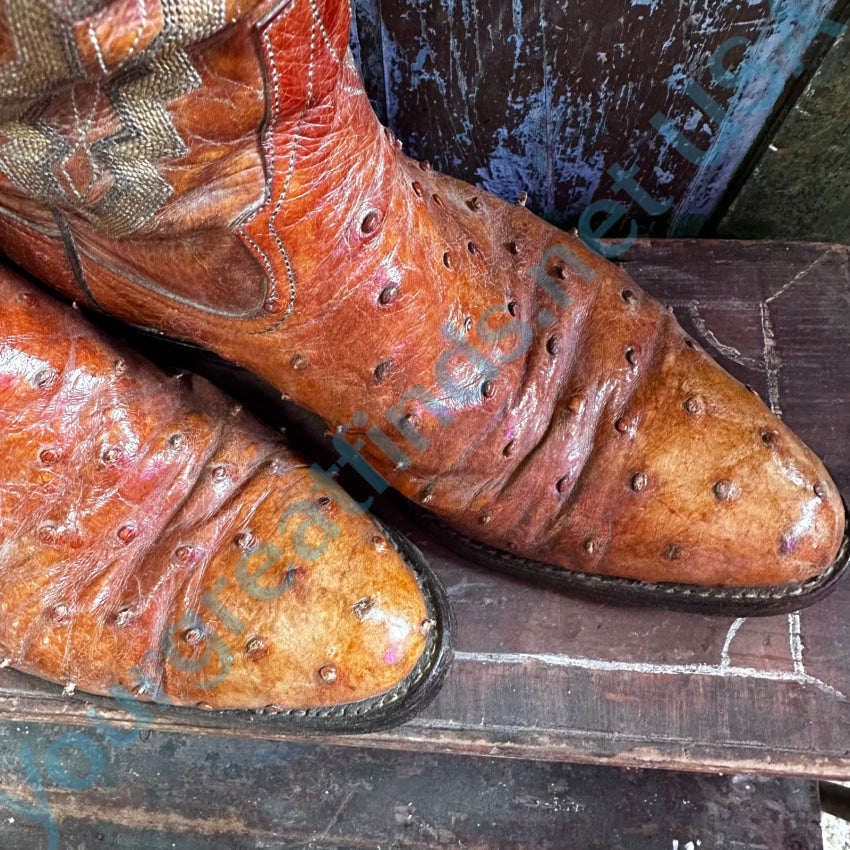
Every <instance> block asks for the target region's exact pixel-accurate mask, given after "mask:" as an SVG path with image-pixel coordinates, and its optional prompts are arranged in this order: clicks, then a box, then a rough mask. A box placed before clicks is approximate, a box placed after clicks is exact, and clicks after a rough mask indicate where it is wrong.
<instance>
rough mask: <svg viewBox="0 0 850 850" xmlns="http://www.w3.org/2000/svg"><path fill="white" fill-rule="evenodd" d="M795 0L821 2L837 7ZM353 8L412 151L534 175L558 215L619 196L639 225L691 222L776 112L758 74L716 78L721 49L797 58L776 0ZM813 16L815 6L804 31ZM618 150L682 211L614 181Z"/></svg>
mask: <svg viewBox="0 0 850 850" xmlns="http://www.w3.org/2000/svg"><path fill="white" fill-rule="evenodd" d="M798 4H799V7H800V8H802V9H805V10H807V11H808V12H809V13H810V14H811V15H812V16H817V15H827V14H828V13H829V11H830V8H831V0H798ZM780 5H783V4H780ZM784 5H786V6H787V4H784ZM355 9H356V12H357V32H358V40H359V49H360V55H361V58H362V60H363V63H364V65H363V67H364V77H365V79H366V84H367V89H368V90H369V91H370V95H371V96H372V98H373V102H374V103H375V104H376V108H377V109H378V112H379V115H380V116H381V118H382V119H383V120H384V121H385V122H386V123H388V124H389V126H391V127H392V128H393V129H394V130H395V131H396V133H397V134H398V135H399V137H400V138H401V139H402V140H403V141H404V142H405V145H406V148H407V149H408V151H409V152H410V153H411V154H412V155H414V156H419V157H422V158H428V159H431V160H432V161H433V162H434V164H435V165H436V166H437V167H438V168H440V169H442V170H445V171H447V172H448V173H451V174H454V175H456V176H458V177H463V178H465V179H467V180H470V181H471V182H474V183H476V184H478V185H479V186H481V187H483V188H486V189H488V190H490V191H492V192H494V193H495V194H497V195H500V196H501V197H504V198H506V199H508V200H513V199H515V198H516V197H517V196H518V194H520V193H521V192H523V191H527V192H528V193H529V206H530V207H531V208H532V209H534V210H535V211H537V212H540V213H542V214H544V215H546V216H547V217H548V218H550V219H551V220H553V221H556V222H559V223H564V224H566V223H573V222H575V220H576V219H577V218H578V216H579V215H580V214H581V212H582V211H583V210H584V209H585V208H586V207H587V206H588V205H589V204H590V203H591V202H593V201H594V200H600V199H606V198H614V199H615V200H617V201H619V202H621V203H623V204H624V205H625V206H627V207H628V208H629V214H630V215H631V216H633V217H635V218H637V219H638V221H639V222H640V224H641V225H642V228H643V229H644V230H648V231H650V232H656V233H657V232H664V231H665V230H667V229H668V228H669V230H670V232H674V233H677V234H679V235H685V234H692V233H694V232H695V231H696V230H698V228H699V226H700V224H701V223H702V221H703V220H704V218H705V217H706V216H707V215H708V213H710V212H711V211H712V209H714V207H715V205H716V204H717V202H718V200H719V198H720V197H721V195H722V193H723V190H724V189H725V187H726V185H727V184H728V182H729V180H730V178H731V176H732V175H733V173H734V172H735V170H736V169H737V167H738V166H739V165H740V163H741V161H742V159H743V158H744V156H745V155H746V153H747V151H748V150H749V149H750V147H751V146H752V143H753V141H754V139H755V138H756V136H757V135H758V133H759V131H760V129H761V128H762V126H763V123H764V121H765V120H766V117H767V115H768V114H769V108H764V109H760V110H758V111H753V110H752V109H751V106H752V104H753V103H755V102H757V101H758V100H759V99H760V98H761V90H760V84H759V82H758V81H757V80H755V81H752V82H751V83H749V84H748V85H746V86H742V87H741V88H740V90H731V89H728V88H724V87H722V86H720V85H718V84H717V83H715V82H714V81H713V79H712V76H711V73H710V71H709V59H710V57H711V55H712V53H713V52H714V51H715V50H716V49H717V47H718V46H719V45H721V44H722V43H723V42H724V41H726V40H727V39H728V38H731V37H734V36H743V37H746V38H748V39H749V40H750V41H751V42H753V44H752V47H751V48H750V49H749V52H748V53H747V54H746V56H747V61H762V60H765V59H770V60H774V61H775V62H776V63H777V64H778V65H779V67H780V68H781V69H782V74H783V77H784V78H785V79H787V78H789V77H790V76H791V74H792V70H791V65H790V64H789V62H788V59H787V57H786V56H785V49H784V46H783V41H782V37H781V33H780V32H779V30H778V27H777V21H776V19H775V18H774V16H773V14H772V12H771V8H770V4H769V2H768V0H758V2H756V0H713V2H708V3H706V2H702V0H675V2H664V0H606V2H605V3H600V2H598V0H567V2H563V0H561V2H553V0H443V1H442V2H441V3H433V2H425V0H355ZM816 31H817V20H816V19H815V18H814V17H813V19H812V20H810V21H808V22H807V23H806V24H805V25H803V26H801V27H799V28H798V30H797V34H798V35H799V37H800V44H802V45H808V44H809V42H811V40H812V38H813V36H814V35H815V33H816ZM367 44H368V47H369V49H368V50H365V49H364V46H365V45H367ZM742 55H743V51H742V50H741V49H737V51H736V52H734V51H733V52H732V53H730V56H729V59H730V61H731V60H733V59H734V60H740V58H741V56H742ZM689 79H693V80H695V81H696V82H697V83H699V84H700V85H701V86H702V87H703V88H704V89H705V90H706V92H707V93H708V94H709V95H710V96H711V97H712V98H714V99H715V100H716V101H717V103H718V105H719V106H721V107H723V108H724V109H725V110H726V111H727V113H728V121H724V122H723V124H722V126H720V127H718V126H717V125H716V124H715V123H714V122H713V121H712V120H711V119H710V118H709V117H708V116H706V114H705V113H704V112H703V111H702V110H700V109H699V108H697V107H696V106H695V104H694V103H693V101H692V100H691V99H690V98H688V97H687V96H686V95H685V93H684V87H685V85H686V83H687V81H688V80H689ZM773 100H774V98H770V103H766V104H765V107H769V106H771V105H772V103H773ZM658 112H661V113H664V114H665V115H666V116H668V117H669V118H670V119H671V120H672V122H673V123H674V124H675V126H676V127H677V128H678V129H679V130H681V131H682V132H683V133H684V134H685V136H686V137H687V138H688V139H689V140H690V141H691V142H692V143H693V144H694V145H696V146H698V147H699V148H700V149H704V150H707V151H708V154H707V156H706V157H705V159H704V160H703V161H702V162H701V163H700V164H699V165H695V164H693V163H691V162H689V161H688V160H687V159H685V158H684V157H683V156H682V155H681V154H680V153H679V152H678V151H676V150H675V149H674V148H673V147H672V145H671V144H670V142H669V141H668V140H666V139H665V138H664V137H663V136H662V135H661V134H660V133H659V132H658V131H657V130H656V129H655V128H653V126H652V125H651V124H650V119H651V118H652V117H653V115H655V114H656V113H658ZM733 122H734V123H735V124H737V130H735V126H734V124H733ZM733 130H734V131H735V132H734V133H733V132H732V131H733ZM727 142H728V143H727ZM615 163H620V164H622V165H623V166H624V167H629V166H632V165H636V166H638V169H639V171H638V174H637V179H638V180H639V182H640V183H641V185H643V186H644V187H645V188H646V190H647V191H648V192H649V193H650V194H651V195H652V196H653V197H655V198H665V197H672V198H673V199H674V204H673V208H672V214H668V215H667V216H665V217H664V218H663V219H653V218H652V217H651V216H648V215H647V214H646V213H643V212H642V211H641V210H640V209H639V207H638V206H637V205H636V204H635V203H634V202H633V201H632V200H631V199H630V197H629V196H628V194H626V193H625V192H624V191H622V190H621V191H619V192H616V191H614V188H613V180H612V178H611V177H610V176H609V175H608V174H606V171H607V169H608V168H609V167H610V166H612V165H614V164H615Z"/></svg>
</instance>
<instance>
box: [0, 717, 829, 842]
mask: <svg viewBox="0 0 850 850" xmlns="http://www.w3.org/2000/svg"><path fill="white" fill-rule="evenodd" d="M65 731H67V727H63V726H58V725H49V726H46V727H42V726H38V725H35V724H16V725H14V726H12V725H11V724H9V723H0V740H2V741H3V744H4V746H3V747H2V748H0V789H2V790H4V791H6V792H7V793H9V794H12V795H13V796H15V797H18V798H23V799H32V791H31V790H30V789H29V788H28V787H27V780H26V778H25V776H24V772H23V768H22V765H21V761H20V757H19V755H18V749H19V748H20V747H21V746H22V745H27V746H28V747H29V748H30V751H31V752H32V754H33V758H34V761H35V762H36V763H43V762H44V760H45V756H46V752H47V749H48V745H49V742H50V741H51V740H55V739H56V738H57V737H59V736H60V735H61V734H62V733H63V732H65ZM77 756H79V753H78V754H77ZM67 767H68V769H70V770H72V771H75V772H77V773H79V774H82V775H85V774H86V773H87V771H88V769H89V767H88V765H87V764H86V762H85V759H83V758H78V761H77V762H75V761H74V760H73V758H69V759H68V762H67ZM44 790H45V792H46V794H47V799H48V801H49V804H50V806H51V809H52V812H53V815H54V817H55V818H56V821H57V826H58V828H59V831H60V835H61V841H60V844H59V847H60V848H61V850H66V848H67V850H70V848H86V850H96V848H99V847H103V848H118V847H120V848H125V850H171V848H174V847H180V848H191V850H247V848H267V850H269V849H270V848H296V847H298V848H313V849H314V850H330V848H335V850H367V848H368V850H381V848H402V847H415V848H420V850H431V848H433V850H436V848H443V847H463V848H469V850H522V848H534V850H563V848H565V847H575V848H581V850H658V848H668V850H669V848H671V847H672V848H675V847H677V846H678V847H679V848H680V850H685V848H697V847H700V848H716V847H734V848H736V850H766V848H770V850H774V849H775V848H783V850H818V848H820V847H821V846H822V844H821V839H820V829H819V825H818V821H819V814H820V812H819V804H818V798H817V788H816V783H814V782H809V781H805V780H790V779H755V778H752V777H744V776H736V777H730V776H700V775H695V774H682V773H672V772H668V771H645V770H618V769H614V768H600V767H591V766H575V765H560V764H551V763H544V762H532V761H522V760H512V761H507V760H505V759H495V758H469V757H461V756H452V755H446V754H427V753H397V752H392V751H378V750H366V749H348V748H340V747H333V746H327V745H325V746H321V745H316V744H306V743H291V742H290V743H286V742H266V741H257V740H240V739H234V738H231V737H224V736H222V735H213V736H209V737H198V736H191V735H188V736H187V735H176V734H172V733H162V732H154V733H152V734H151V735H150V736H149V737H148V738H146V740H144V741H139V742H138V743H137V744H136V745H135V746H134V747H132V748H129V749H126V750H123V751H121V750H110V751H109V752H108V753H107V754H106V757H105V764H104V769H103V776H102V778H101V779H100V781H99V782H98V783H96V784H95V785H93V786H92V787H91V788H89V789H87V790H83V791H68V790H65V789H63V788H61V787H59V786H57V785H56V784H55V783H54V782H52V781H51V779H50V777H49V775H45V776H44ZM0 805H2V803H0ZM677 842H678V843H677ZM0 844H1V845H2V846H3V847H26V848H33V850H35V848H40V847H43V846H45V831H44V828H43V827H42V826H40V825H39V824H37V823H36V822H34V821H32V820H28V819H27V818H25V817H22V816H20V815H17V816H15V815H13V814H10V813H9V812H8V811H0Z"/></svg>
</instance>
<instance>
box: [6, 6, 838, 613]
mask: <svg viewBox="0 0 850 850" xmlns="http://www.w3.org/2000/svg"><path fill="white" fill-rule="evenodd" d="M182 5H183V4H181V3H179V2H178V3H175V4H172V6H169V8H168V9H166V10H164V18H163V20H162V21H161V22H159V23H158V24H157V25H156V26H155V27H153V28H142V30H143V31H144V33H145V43H144V45H143V46H142V48H141V49H137V50H135V51H134V52H132V54H131V52H128V45H129V44H130V43H131V42H132V38H131V37H130V35H131V34H132V33H134V32H136V31H138V30H139V27H140V21H139V20H136V19H134V17H133V16H134V14H135V15H138V12H132V11H131V10H128V9H125V7H123V6H120V7H119V5H118V4H114V5H108V6H107V7H105V10H98V11H97V12H96V13H93V14H92V15H89V16H88V17H86V15H85V10H83V11H81V12H80V15H79V20H73V21H71V20H69V19H68V18H67V17H62V18H61V19H59V18H57V20H55V21H53V22H52V24H53V25H52V27H50V28H45V40H44V44H43V45H42V47H41V51H42V52H41V53H38V52H36V54H34V59H33V61H37V62H39V63H40V64H41V65H43V66H44V67H49V68H51V69H52V70H51V75H47V76H45V75H44V74H43V75H42V76H40V77H38V81H39V85H38V86H35V85H34V84H30V83H31V81H30V79H29V78H28V77H26V76H25V75H22V74H21V73H18V74H17V76H15V72H14V69H12V71H10V74H12V77H13V78H14V80H15V82H16V88H15V89H14V91H15V95H14V97H12V98H9V99H8V103H7V104H6V107H5V112H4V115H7V116H9V117H8V118H7V119H6V121H5V123H4V124H3V126H2V130H3V133H4V136H3V138H5V139H6V143H5V145H3V146H2V147H0V158H2V164H3V168H2V169H0V172H2V173H0V244H2V245H3V247H4V249H5V250H6V251H7V252H8V253H9V254H10V255H11V256H12V257H13V259H15V261H16V262H18V263H20V264H21V265H22V266H24V267H25V268H27V269H28V270H29V271H31V272H32V273H33V274H35V275H36V276H38V277H40V278H41V279H43V280H49V281H51V283H52V284H53V285H55V286H58V287H59V288H60V289H61V290H62V291H63V292H65V293H66V294H67V295H68V296H69V297H72V298H76V299H80V300H82V301H84V302H85V303H87V304H89V305H90V306H91V307H94V308H97V309H100V310H104V311H107V312H109V313H111V314H114V315H116V316H118V317H120V318H122V319H124V320H125V321H128V322H131V323H133V324H135V325H142V326H145V327H148V328H152V329H155V330H157V331H158V332H161V333H165V334H169V335H171V336H173V337H177V338H180V339H183V340H189V341H192V342H194V343H196V344H199V345H202V346H205V347H207V348H210V349H212V350H214V351H216V352H217V353H218V354H220V355H222V356H223V357H225V358H228V359H230V360H232V361H234V362H236V363H238V364H240V365H242V366H244V367H246V368H248V369H250V370H252V371H253V372H255V373H256V374H258V375H260V376H261V377H263V378H264V379H266V380H267V381H269V382H271V383H272V384H274V385H275V386H277V387H279V388H280V390H281V391H282V392H283V393H285V394H286V395H287V396H289V397H291V398H292V399H293V400H294V401H295V402H297V403H298V404H301V405H302V406H304V407H306V408H309V409H311V410H313V411H315V412H316V413H318V414H319V416H320V417H321V418H322V419H323V420H324V421H325V422H326V423H327V424H328V425H329V426H330V428H331V429H333V430H335V436H334V446H335V447H336V448H337V450H338V451H339V453H340V457H339V460H338V462H337V467H342V466H345V465H348V466H350V467H352V468H354V469H355V470H356V471H357V472H358V473H360V474H361V475H362V476H363V477H364V478H365V479H366V480H367V481H368V482H369V483H370V484H371V485H372V486H373V487H374V488H375V489H376V490H378V491H382V490H384V489H386V488H387V487H388V486H390V485H391V486H393V487H394V488H396V489H397V490H398V491H399V492H401V493H402V494H403V495H404V496H405V497H407V499H409V500H410V501H411V502H413V503H415V504H416V505H418V506H420V507H422V508H425V509H427V511H429V512H431V514H433V516H435V517H436V518H437V519H438V520H439V522H440V523H441V524H442V525H441V527H442V528H443V529H445V532H444V533H446V534H450V535H452V536H453V537H454V538H455V539H456V540H457V541H458V543H457V545H458V546H462V547H465V549H466V551H468V552H469V553H470V554H471V555H473V556H475V557H478V558H480V559H482V560H483V561H485V562H486V563H489V564H493V565H497V566H501V567H504V568H508V569H513V570H518V571H520V572H522V573H523V574H526V575H531V576H535V577H537V578H545V579H546V580H547V581H549V580H551V581H555V582H557V583H559V584H564V585H566V586H568V587H572V588H575V589H577V590H587V591H589V592H593V593H601V594H605V595H608V596H614V597H618V598H628V599H635V600H641V601H645V600H660V601H668V602H670V603H675V604H694V603H695V604H697V605H698V606H702V608H703V609H705V610H710V609H716V610H719V611H721V612H723V613H728V612H731V611H733V610H741V611H745V612H748V613H759V612H761V613H768V612H774V611H777V610H780V609H781V608H782V607H783V606H786V607H788V606H790V607H799V606H800V605H802V604H805V603H806V602H811V601H813V600H814V599H816V598H818V596H819V595H821V594H822V593H824V592H826V591H827V590H828V589H830V588H831V587H833V586H834V584H835V581H836V580H837V578H838V577H839V576H840V575H842V574H843V573H844V569H843V567H844V564H845V561H846V542H845V538H844V525H845V520H844V513H843V509H842V506H841V504H840V500H839V497H838V495H837V493H836V489H835V486H834V484H833V483H832V482H831V481H830V479H829V476H828V475H827V473H826V472H825V470H824V469H823V467H822V465H821V464H820V462H819V461H818V460H817V459H816V458H815V457H814V456H813V455H812V454H811V452H809V451H808V449H806V448H805V447H804V446H803V445H802V444H801V443H800V442H799V441H798V440H797V439H796V438H795V437H794V436H793V435H792V434H791V433H790V432H789V431H788V430H787V428H785V427H784V426H783V425H782V424H781V423H780V422H779V421H778V420H776V418H775V417H773V416H772V414H771V413H770V412H769V411H768V410H767V409H766V408H765V407H764V406H763V405H762V404H761V403H760V402H758V401H757V400H756V399H754V398H752V397H750V396H749V395H748V394H747V393H746V391H745V390H744V389H743V388H742V387H741V386H740V385H739V384H738V383H737V382H736V381H734V380H733V379H732V378H731V377H730V376H728V375H726V374H725V373H724V372H722V370H720V369H719V368H718V367H717V366H715V365H714V364H712V363H711V362H710V361H709V359H708V358H707V356H706V355H705V354H704V353H702V352H700V351H697V350H695V349H692V348H690V347H689V346H688V342H687V340H686V338H685V336H684V334H683V333H682V331H681V329H680V328H679V327H678V325H676V323H675V321H674V320H673V319H672V318H671V317H670V316H669V315H668V314H667V313H666V312H665V311H663V310H662V308H661V306H660V305H659V304H658V303H657V302H656V301H654V300H653V299H652V298H650V297H649V296H648V295H646V294H645V293H644V292H642V291H641V290H640V288H639V287H637V286H636V284H634V282H633V281H631V280H630V279H629V278H628V277H627V276H626V275H625V274H623V273H622V271H621V270H619V269H618V268H617V267H615V266H614V265H612V264H611V263H609V262H607V261H606V260H603V259H601V258H600V257H598V256H597V255H596V254H594V253H593V252H592V251H590V250H589V249H588V248H587V247H585V246H584V245H583V244H582V242H581V241H580V240H579V239H578V238H576V236H575V235H572V234H567V233H564V232H562V231H559V230H557V229H556V228H554V227H551V226H550V225H548V224H546V223H545V222H543V221H541V220H540V219H539V218H537V217H535V216H534V215H533V214H532V213H531V212H530V211H528V210H526V209H524V208H523V207H520V206H518V205H510V204H506V203H504V202H503V201H500V200H499V199H497V198H494V197H493V196H492V195H489V194H487V193H486V192H483V191H479V190H476V189H474V188H473V187H471V186H469V185H467V184H465V183H463V182H461V181H458V180H454V179H452V178H451V177H448V176H444V175H441V174H438V173H436V172H434V171H433V170H432V169H431V168H430V166H429V165H428V164H427V163H419V162H415V161H413V160H411V159H409V158H407V157H406V156H404V154H403V152H402V151H401V150H400V145H399V143H398V142H397V140H396V139H395V138H394V137H393V135H392V133H390V132H389V131H387V130H385V129H384V128H383V127H381V126H380V124H379V122H378V121H377V119H376V118H375V115H374V114H373V112H372V110H371V107H370V105H369V102H368V99H367V97H366V94H365V92H364V91H363V87H362V84H361V81H360V77H359V74H358V71H357V69H356V67H355V65H354V62H353V60H352V58H351V55H350V52H349V51H348V50H347V41H348V33H349V22H350V12H349V7H348V3H347V2H345V0H291V1H290V2H288V3H286V4H283V5H282V6H281V5H280V4H274V3H263V2H254V3H252V2H245V3H241V4H238V5H239V8H238V9H237V8H235V7H234V8H233V9H232V11H233V15H232V16H224V17H222V16H216V15H215V14H214V11H215V10H214V8H213V7H214V5H215V4H212V3H206V2H198V3H194V4H191V10H192V11H191V14H188V13H187V14H185V15H179V14H177V13H176V12H175V10H179V8H180V7H181V6H182ZM187 9H188V7H187ZM120 10H123V11H121V12H120V14H119V11H120ZM184 11H185V10H184ZM12 14H13V15H14V14H16V13H15V12H14V11H13V12H12ZM44 14H45V15H47V16H48V17H49V15H50V14H52V13H50V12H49V11H48V12H45V13H44ZM13 23H14V22H13ZM157 27H160V29H159V30H157ZM11 31H15V30H14V27H12V29H11ZM81 33H89V34H90V36H91V37H89V38H83V37H82V36H81V35H80V34H81ZM63 34H64V36H66V38H65V40H64V41H62V42H61V44H62V45H65V46H67V47H68V50H70V51H71V52H72V53H73V57H72V58H73V60H74V61H73V62H71V61H67V63H66V64H67V68H64V66H63V64H62V61H60V60H61V59H62V57H63V56H64V57H67V53H62V52H61V51H60V50H58V48H57V46H56V44H55V43H54V42H57V39H59V37H60V36H62V35H63ZM92 34H93V35H92ZM51 39H52V40H51ZM93 47H98V48H99V50H100V53H99V54H98V53H97V52H96V51H94V50H93ZM6 53H8V55H14V46H13V45H10V46H9V50H8V51H6ZM57 57H58V58H57ZM48 59H51V61H52V63H53V64H50V62H48V61H47V60H48ZM57 63H58V64H57ZM63 68H64V70H63ZM33 79H35V78H33ZM45 80H46V82H45ZM138 80H145V81H147V82H148V83H150V84H149V85H139V84H138ZM164 80H167V81H168V85H165V84H164V82H163V81H164ZM154 82H156V83H157V85H153V84H152V83H154ZM28 86H29V88H28ZM116 104H118V105H119V106H120V107H121V108H120V109H118V108H117V107H116ZM36 108H38V110H39V112H38V115H39V119H38V122H36V123H35V124H34V123H33V122H32V121H30V120H29V118H28V116H31V115H32V114H35V113H34V112H33V110H35V109H36ZM81 110H82V113H81ZM89 113H90V114H91V115H92V116H93V118H92V120H91V121H90V122H88V124H86V125H85V126H84V127H80V126H78V124H79V122H78V121H77V119H76V116H77V115H78V114H89ZM131 139H132V140H133V141H132V143H131V142H130V140H131ZM34 141H38V145H35V144H34ZM77 150H82V151H85V152H88V154H89V156H88V158H87V157H82V156H71V155H70V154H71V152H72V151H77ZM87 162H88V163H89V164H87ZM91 162H95V163H97V164H98V168H97V169H95V170H94V171H92V169H91V166H90V163H91ZM128 164H132V165H133V167H132V168H128V167H127V165H128ZM42 166H45V167H46V168H47V169H48V173H47V176H46V177H44V176H42V177H39V176H38V175H40V174H42V173H43V168H42ZM69 181H70V182H69ZM764 435H773V436H768V437H765V436H764Z"/></svg>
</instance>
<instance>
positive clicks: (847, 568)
mask: <svg viewBox="0 0 850 850" xmlns="http://www.w3.org/2000/svg"><path fill="white" fill-rule="evenodd" d="M404 502H405V504H404V505H403V510H405V512H406V513H407V514H408V515H409V516H411V517H413V518H414V520H415V521H416V522H417V523H419V524H422V525H424V526H425V527H426V528H427V529H428V530H429V531H430V532H431V534H432V536H434V537H436V538H437V539H440V540H443V539H445V538H449V539H450V540H451V542H452V551H453V552H457V553H459V554H461V555H463V556H464V557H465V558H467V559H468V560H470V561H473V562H475V563H477V564H481V565H482V566H485V567H492V568H494V569H496V570H499V571H500V572H503V573H507V574H509V575H513V576H517V577H520V578H523V579H526V580H529V581H531V582H533V583H535V584H539V585H542V586H544V587H548V588H552V589H554V590H559V591H568V592H570V593H571V594H574V595H575V596H578V597H581V598H583V599H588V600H591V601H595V602H607V603H614V604H617V605H634V606H641V607H646V606H647V605H652V606H655V607H659V608H664V609H668V610H674V611H691V612H695V613H700V614H709V615H712V616H734V617H759V616H770V615H774V614H788V613H790V612H792V611H798V610H800V609H801V608H805V607H807V606H808V605H811V604H813V603H814V602H817V601H818V600H819V599H823V598H824V597H825V596H827V595H829V594H830V593H831V592H832V591H833V590H835V588H836V587H837V586H838V584H839V583H840V582H841V580H842V579H844V578H845V576H846V575H847V573H848V572H850V512H848V508H847V504H846V503H845V505H844V537H843V538H842V541H841V546H840V547H839V550H838V554H837V555H836V557H835V559H834V560H833V562H832V563H831V564H830V565H829V567H828V568H827V569H826V570H824V571H823V572H822V573H820V574H819V575H816V576H812V577H811V578H808V579H805V580H803V581H800V582H793V583H791V584H777V585H754V586H741V587H727V586H725V585H713V586H709V585H699V584H685V583H680V582H644V581H638V580H637V579H629V578H621V577H619V576H606V575H595V574H592V573H582V572H578V571H575V570H570V569H567V568H566V567H556V566H553V565H552V564H547V563H545V562H543V561H534V560H531V559H529V558H522V557H520V556H518V555H512V554H511V553H509V552H505V551H503V550H501V549H495V548H493V547H492V546H488V545H486V544H485V543H480V542H478V541H477V540H473V539H472V538H469V537H467V536H466V535H464V534H461V533H460V532H458V531H455V530H454V529H453V528H450V527H449V526H447V525H445V524H444V523H443V522H441V521H440V520H439V519H437V518H436V517H435V516H434V515H433V514H431V513H430V512H428V511H426V510H424V509H423V508H421V507H419V506H418V505H416V504H414V503H413V502H409V501H407V500H404Z"/></svg>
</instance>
